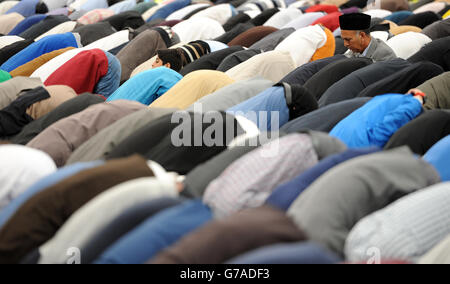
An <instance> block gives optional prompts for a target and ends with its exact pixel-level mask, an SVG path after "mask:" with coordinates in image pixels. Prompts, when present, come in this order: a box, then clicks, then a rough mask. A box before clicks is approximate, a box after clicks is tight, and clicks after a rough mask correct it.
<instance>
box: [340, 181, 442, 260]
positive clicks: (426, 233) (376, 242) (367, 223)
mask: <svg viewBox="0 0 450 284" xmlns="http://www.w3.org/2000/svg"><path fill="white" fill-rule="evenodd" d="M449 188H450V183H440V184H437V185H434V186H430V187H427V188H424V189H422V190H420V191H418V192H415V193H411V194H409V195H408V196H405V197H403V198H401V199H399V200H397V201H396V202H394V203H392V204H390V205H389V206H387V207H385V208H383V209H380V210H379V211H376V212H374V213H372V214H371V215H369V216H367V217H365V218H364V219H362V220H360V221H359V222H358V223H357V224H356V225H355V227H354V228H353V229H352V231H351V232H350V234H349V236H348V239H347V241H346V244H345V254H346V259H348V260H349V261H366V260H367V261H369V259H370V256H368V255H367V254H365V253H364V252H365V251H368V250H369V249H370V248H371V247H376V248H378V249H380V251H382V252H383V258H386V259H402V260H405V261H410V262H411V263H415V262H417V261H418V259H419V258H420V257H421V256H423V255H424V254H425V253H427V252H428V251H429V250H431V249H432V248H433V246H435V245H437V244H438V243H439V242H440V241H441V240H442V239H444V238H445V237H446V236H448V234H450V225H449V217H450V216H448V201H449V199H450V196H449V191H448V190H449ZM381 228H382V229H381ZM405 232H408V233H405Z"/></svg>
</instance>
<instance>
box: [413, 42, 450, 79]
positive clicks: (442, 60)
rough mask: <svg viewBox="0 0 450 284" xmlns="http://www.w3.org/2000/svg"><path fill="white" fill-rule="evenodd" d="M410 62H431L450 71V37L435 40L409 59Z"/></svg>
mask: <svg viewBox="0 0 450 284" xmlns="http://www.w3.org/2000/svg"><path fill="white" fill-rule="evenodd" d="M408 61H409V62H412V63H415V62H420V61H431V62H433V63H435V64H438V65H440V66H442V68H444V70H445V71H450V36H447V37H444V38H440V39H436V40H433V41H432V42H430V43H429V44H427V45H425V46H424V47H422V48H421V49H420V50H419V51H418V52H417V53H416V54H414V55H412V56H411V57H410V58H408Z"/></svg>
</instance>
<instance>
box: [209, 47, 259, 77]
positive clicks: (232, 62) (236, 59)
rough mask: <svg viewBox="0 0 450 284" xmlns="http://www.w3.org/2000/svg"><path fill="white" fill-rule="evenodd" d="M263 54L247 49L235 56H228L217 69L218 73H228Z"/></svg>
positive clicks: (236, 53)
mask: <svg viewBox="0 0 450 284" xmlns="http://www.w3.org/2000/svg"><path fill="white" fill-rule="evenodd" d="M260 53H262V51H261V50H254V49H247V50H241V51H237V52H235V53H233V54H230V55H228V56H227V57H225V59H224V60H222V63H220V65H219V66H218V67H217V69H216V70H217V71H222V72H227V71H228V70H230V69H231V68H233V67H234V66H237V65H239V64H241V63H242V62H245V61H247V60H249V59H250V58H252V57H253V56H256V55H258V54H260Z"/></svg>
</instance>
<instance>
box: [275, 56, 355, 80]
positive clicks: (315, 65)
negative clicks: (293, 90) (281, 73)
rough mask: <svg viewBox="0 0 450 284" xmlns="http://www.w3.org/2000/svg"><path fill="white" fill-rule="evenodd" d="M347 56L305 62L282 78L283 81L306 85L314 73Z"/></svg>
mask: <svg viewBox="0 0 450 284" xmlns="http://www.w3.org/2000/svg"><path fill="white" fill-rule="evenodd" d="M346 58H347V57H345V56H344V55H335V56H332V57H328V58H324V59H319V60H316V61H313V62H309V63H306V64H303V65H302V66H300V67H297V68H296V69H295V70H294V71H292V72H291V73H289V74H288V75H286V76H285V77H284V78H283V79H281V82H285V83H288V84H299V85H304V84H305V83H306V82H307V81H308V80H309V79H310V78H311V77H312V76H314V74H316V73H317V72H319V71H320V70H322V68H324V67H325V66H328V65H329V64H331V63H334V62H337V61H339V60H343V59H346Z"/></svg>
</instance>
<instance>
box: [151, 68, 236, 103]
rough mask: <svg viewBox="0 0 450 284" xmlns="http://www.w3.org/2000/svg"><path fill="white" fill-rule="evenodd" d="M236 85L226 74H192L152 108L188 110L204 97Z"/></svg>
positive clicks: (199, 72) (158, 100)
mask: <svg viewBox="0 0 450 284" xmlns="http://www.w3.org/2000/svg"><path fill="white" fill-rule="evenodd" d="M232 83H234V81H233V80H232V79H231V78H230V77H228V76H227V75H226V74H225V73H223V72H219V71H212V70H199V71H195V72H192V73H190V74H188V75H186V77H184V78H183V79H181V80H180V81H179V82H178V83H177V84H176V85H175V86H173V87H172V88H171V89H170V90H169V91H167V92H166V93H165V94H164V96H161V97H160V98H158V99H156V100H155V101H154V102H153V103H151V104H150V107H157V108H177V109H186V108H187V107H188V106H190V105H192V104H193V103H195V102H196V101H198V100H199V99H201V98H202V97H204V96H206V95H209V94H211V93H214V92H215V91H217V90H220V89H221V88H223V87H225V86H227V85H230V84H232Z"/></svg>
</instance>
